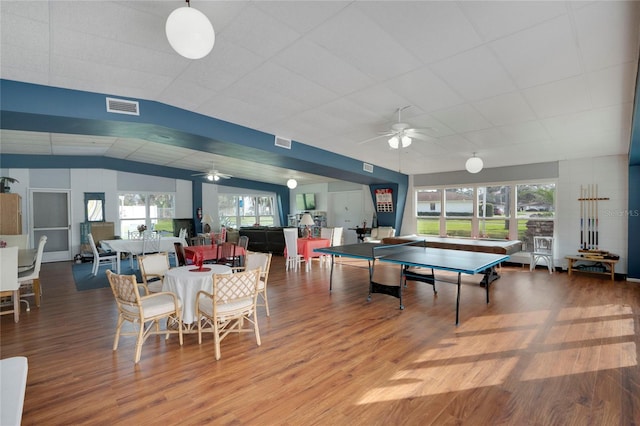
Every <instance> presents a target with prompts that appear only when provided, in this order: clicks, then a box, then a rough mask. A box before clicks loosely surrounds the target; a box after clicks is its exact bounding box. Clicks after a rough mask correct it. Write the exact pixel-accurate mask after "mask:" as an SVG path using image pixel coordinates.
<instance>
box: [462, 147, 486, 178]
mask: <svg viewBox="0 0 640 426" xmlns="http://www.w3.org/2000/svg"><path fill="white" fill-rule="evenodd" d="M483 166H484V163H483V162H482V159H481V158H478V157H476V153H475V152H474V153H473V157H471V158H469V159H468V160H467V162H466V163H465V165H464V167H465V168H466V169H467V171H468V172H469V173H478V172H479V171H480V170H482V167H483Z"/></svg>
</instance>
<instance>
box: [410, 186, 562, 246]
mask: <svg viewBox="0 0 640 426" xmlns="http://www.w3.org/2000/svg"><path fill="white" fill-rule="evenodd" d="M555 192H556V185H555V183H526V184H505V185H493V186H485V185H474V186H465V187H451V188H420V189H417V190H416V193H415V196H416V203H415V205H416V225H417V226H416V229H417V232H418V234H420V235H447V236H451V237H480V238H496V239H518V240H520V241H522V242H523V248H522V249H523V250H524V251H531V249H532V246H533V237H534V236H553V231H554V224H555V209H554V205H555V202H554V200H555Z"/></svg>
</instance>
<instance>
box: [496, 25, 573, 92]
mask: <svg viewBox="0 0 640 426" xmlns="http://www.w3.org/2000/svg"><path fill="white" fill-rule="evenodd" d="M489 46H490V47H491V49H492V50H493V51H494V52H495V53H496V55H497V56H498V59H499V60H500V62H501V63H502V64H503V65H504V67H505V68H506V69H507V71H508V72H509V74H510V75H511V77H512V78H513V80H514V81H515V83H516V84H517V85H518V87H520V88H526V87H532V86H536V85H540V84H545V83H549V82H552V81H557V80H561V79H564V78H567V77H573V76H576V75H578V74H579V73H580V72H581V71H582V70H581V67H580V59H579V54H578V50H577V44H576V40H575V38H574V36H573V32H572V25H571V20H570V19H569V17H568V16H566V15H562V16H559V17H557V18H554V19H552V20H550V21H547V22H544V23H542V24H539V25H536V26H534V27H531V28H528V29H526V30H522V31H520V32H518V33H516V34H513V35H511V36H508V37H504V38H502V39H499V40H496V41H493V42H491V43H489Z"/></svg>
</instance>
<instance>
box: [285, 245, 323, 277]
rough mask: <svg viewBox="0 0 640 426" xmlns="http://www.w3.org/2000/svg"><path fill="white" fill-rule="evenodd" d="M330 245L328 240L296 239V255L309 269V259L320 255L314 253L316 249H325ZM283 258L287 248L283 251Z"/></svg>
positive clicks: (320, 254)
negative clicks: (301, 258)
mask: <svg viewBox="0 0 640 426" xmlns="http://www.w3.org/2000/svg"><path fill="white" fill-rule="evenodd" d="M330 245H331V240H330V239H328V238H307V237H305V238H298V254H299V255H301V256H302V257H303V259H304V261H305V265H306V269H307V270H309V269H311V262H310V260H311V258H313V257H320V256H322V255H323V254H322V253H315V252H314V250H315V249H317V248H325V247H329V246H330ZM284 256H285V257H287V248H286V247H285V249H284Z"/></svg>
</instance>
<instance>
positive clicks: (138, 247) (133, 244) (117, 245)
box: [100, 237, 187, 274]
mask: <svg viewBox="0 0 640 426" xmlns="http://www.w3.org/2000/svg"><path fill="white" fill-rule="evenodd" d="M174 243H180V244H182V245H183V246H186V245H187V243H186V241H185V240H184V239H183V238H179V237H162V238H160V251H166V252H167V253H169V252H170V253H174V252H175V247H174V246H173V244H174ZM100 244H101V245H103V248H105V249H106V248H109V249H111V251H116V252H118V267H117V273H118V274H119V273H120V257H121V254H122V253H132V254H142V240H101V241H100ZM105 246H106V247H105Z"/></svg>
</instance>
